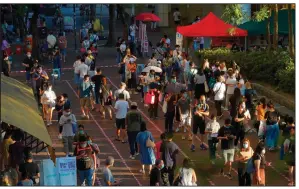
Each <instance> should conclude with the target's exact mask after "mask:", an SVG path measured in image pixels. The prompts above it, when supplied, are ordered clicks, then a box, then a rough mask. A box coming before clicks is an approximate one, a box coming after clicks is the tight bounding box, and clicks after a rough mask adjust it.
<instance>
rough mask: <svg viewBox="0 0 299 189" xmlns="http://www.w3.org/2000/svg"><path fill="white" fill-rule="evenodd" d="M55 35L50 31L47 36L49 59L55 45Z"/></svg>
mask: <svg viewBox="0 0 299 189" xmlns="http://www.w3.org/2000/svg"><path fill="white" fill-rule="evenodd" d="M56 41H57V40H56V37H55V36H54V35H53V32H52V31H50V32H49V35H48V36H47V43H48V52H49V59H51V58H52V55H53V54H52V53H53V50H54V47H55V45H56Z"/></svg>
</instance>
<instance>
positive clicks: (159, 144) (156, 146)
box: [155, 133, 166, 159]
mask: <svg viewBox="0 0 299 189" xmlns="http://www.w3.org/2000/svg"><path fill="white" fill-rule="evenodd" d="M165 140H166V134H165V133H162V134H161V135H160V141H158V142H156V144H155V156H156V159H161V158H162V157H161V156H160V149H161V145H162V144H163V142H164V141H165Z"/></svg>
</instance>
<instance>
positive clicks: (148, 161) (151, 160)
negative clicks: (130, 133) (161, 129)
mask: <svg viewBox="0 0 299 189" xmlns="http://www.w3.org/2000/svg"><path fill="white" fill-rule="evenodd" d="M148 140H150V141H151V142H152V143H154V142H155V141H154V137H153V135H152V133H151V132H149V131H147V129H146V123H145V122H144V121H143V122H141V125H140V132H139V133H138V135H137V137H136V142H137V144H138V149H139V152H140V155H141V157H140V163H141V170H140V172H141V173H143V174H145V165H148V166H149V172H148V173H149V174H150V173H151V170H152V165H154V164H155V161H156V158H155V153H154V149H153V148H152V147H149V146H147V143H148Z"/></svg>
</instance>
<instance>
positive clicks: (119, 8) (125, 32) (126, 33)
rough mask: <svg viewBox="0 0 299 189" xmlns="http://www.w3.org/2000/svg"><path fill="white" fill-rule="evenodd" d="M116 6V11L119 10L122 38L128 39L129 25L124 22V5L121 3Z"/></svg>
mask: <svg viewBox="0 0 299 189" xmlns="http://www.w3.org/2000/svg"><path fill="white" fill-rule="evenodd" d="M117 6H118V11H119V13H118V14H119V19H120V21H121V23H122V24H123V39H124V40H126V41H127V40H128V36H129V34H128V31H129V26H128V24H127V22H126V18H125V10H124V7H123V6H122V5H117Z"/></svg>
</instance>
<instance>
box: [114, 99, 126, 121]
mask: <svg viewBox="0 0 299 189" xmlns="http://www.w3.org/2000/svg"><path fill="white" fill-rule="evenodd" d="M114 108H115V109H117V111H116V115H115V117H116V119H124V118H126V115H127V112H128V109H129V103H128V102H127V101H125V100H118V101H116V103H115V106H114Z"/></svg>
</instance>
